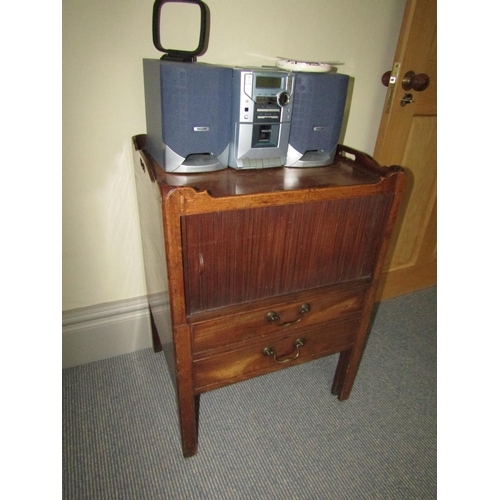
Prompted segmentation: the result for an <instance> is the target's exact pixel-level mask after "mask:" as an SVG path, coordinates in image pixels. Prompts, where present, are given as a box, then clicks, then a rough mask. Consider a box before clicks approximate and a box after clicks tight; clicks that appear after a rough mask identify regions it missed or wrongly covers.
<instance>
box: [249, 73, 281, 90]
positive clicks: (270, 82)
mask: <svg viewBox="0 0 500 500" xmlns="http://www.w3.org/2000/svg"><path fill="white" fill-rule="evenodd" d="M255 88H257V89H279V88H281V78H279V77H276V76H257V78H256V79H255Z"/></svg>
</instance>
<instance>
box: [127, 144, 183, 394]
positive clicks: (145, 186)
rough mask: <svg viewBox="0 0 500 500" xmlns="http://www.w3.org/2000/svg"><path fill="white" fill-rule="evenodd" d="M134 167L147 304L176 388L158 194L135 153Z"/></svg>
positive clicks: (138, 154) (160, 205)
mask: <svg viewBox="0 0 500 500" xmlns="http://www.w3.org/2000/svg"><path fill="white" fill-rule="evenodd" d="M134 164H135V184H136V193H137V204H138V209H139V222H140V227H141V239H142V251H143V256H144V272H145V276H146V287H147V291H148V302H149V307H150V310H151V315H152V317H153V321H154V326H155V327H156V330H157V332H158V336H159V337H160V340H161V344H162V348H163V351H164V353H165V356H166V358H167V363H168V367H169V371H170V374H171V378H172V381H173V382H174V384H175V380H176V378H175V368H174V356H173V345H172V321H171V314H170V300H169V291H168V280H167V265H166V258H165V239H164V233H163V216H162V201H161V194H160V191H159V188H158V185H157V183H156V182H155V181H153V180H152V178H151V176H150V174H149V172H148V167H147V165H146V163H145V162H144V161H143V159H142V157H141V154H140V152H138V151H136V152H135V155H134Z"/></svg>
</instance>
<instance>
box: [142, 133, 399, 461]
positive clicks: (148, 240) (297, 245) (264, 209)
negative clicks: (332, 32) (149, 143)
mask: <svg viewBox="0 0 500 500" xmlns="http://www.w3.org/2000/svg"><path fill="white" fill-rule="evenodd" d="M145 139H146V136H145V135H138V136H135V137H134V138H133V144H134V158H135V160H134V163H135V178H136V188H137V202H138V207H139V216H140V225H141V235H142V243H143V253H144V266H145V273H146V282H147V289H148V301H149V307H150V312H151V320H152V330H153V340H154V346H155V350H157V351H160V350H163V351H164V353H165V356H166V359H167V365H168V368H169V371H170V374H171V377H172V380H173V382H174V385H175V387H176V393H177V400H178V410H179V419H180V431H181V439H182V449H183V453H184V456H186V457H188V456H192V455H194V454H195V453H196V449H197V433H198V426H197V421H198V407H199V397H200V394H202V393H203V392H206V391H209V390H212V389H216V388H220V387H223V386H225V385H228V384H232V383H235V382H239V381H242V380H245V379H249V378H251V377H255V376H258V375H262V374H265V373H269V372H273V371H275V370H281V369H284V368H287V367H293V366H295V365H296V364H299V363H303V362H306V361H310V360H312V359H316V358H318V357H321V356H327V355H330V354H333V353H340V356H339V362H338V366H337V369H336V372H335V375H334V378H333V385H332V393H333V394H334V395H336V396H337V397H338V399H339V400H344V399H346V398H348V397H349V394H350V392H351V389H352V386H353V383H354V379H355V376H356V371H357V369H358V365H359V362H360V359H361V354H362V351H363V346H364V342H365V336H366V333H367V329H368V325H369V322H370V317H371V313H372V309H373V304H374V298H375V292H376V290H377V286H378V283H379V278H380V274H381V270H382V265H383V263H384V259H385V255H386V252H387V248H388V243H389V239H390V236H391V232H392V229H393V227H394V222H395V218H396V214H397V211H398V207H399V205H400V199H401V192H402V189H403V186H404V182H405V174H404V172H403V170H402V169H401V168H400V167H380V166H379V165H378V164H377V163H376V162H375V161H374V160H373V159H372V158H370V157H369V156H367V155H365V154H363V153H360V152H359V151H355V150H353V149H351V148H347V147H345V146H339V148H338V152H337V156H336V158H335V161H334V163H333V164H332V165H329V166H326V167H314V168H303V169H296V168H295V169H294V168H285V167H283V168H272V169H263V170H244V171H239V170H233V169H230V168H229V169H226V170H222V171H218V172H210V173H203V174H189V175H187V174H186V175H184V174H170V173H166V172H165V171H163V170H162V169H161V167H160V166H159V165H158V164H157V163H156V162H155V161H154V160H153V158H152V157H151V156H150V155H149V154H148V152H147V150H146V149H145V144H146V140H145Z"/></svg>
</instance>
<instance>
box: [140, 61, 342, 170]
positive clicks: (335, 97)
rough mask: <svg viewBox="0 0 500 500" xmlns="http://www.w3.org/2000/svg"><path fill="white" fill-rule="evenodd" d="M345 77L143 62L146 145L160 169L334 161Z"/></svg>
mask: <svg viewBox="0 0 500 500" xmlns="http://www.w3.org/2000/svg"><path fill="white" fill-rule="evenodd" d="M348 84H349V77H348V76H347V75H342V74H338V73H300V72H288V71H285V70H281V69H278V68H267V67H263V68H230V67H224V66H216V65H211V64H199V63H185V62H177V61H169V60H159V61H156V60H152V59H145V60H144V89H145V101H146V123H147V146H148V150H149V152H150V154H151V155H152V156H153V157H154V158H155V160H156V161H157V162H158V163H159V165H160V166H161V167H162V168H163V169H164V170H165V171H167V172H173V173H182V174H189V173H196V172H211V171H215V170H220V169H225V168H227V167H228V166H229V167H232V168H234V169H238V170H241V169H262V168H271V167H282V166H285V167H317V166H324V165H329V164H331V163H332V162H333V161H334V158H335V153H336V150H337V146H338V142H339V140H340V133H341V127H342V124H343V121H344V108H345V104H346V96H347V89H348Z"/></svg>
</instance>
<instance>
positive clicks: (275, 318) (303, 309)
mask: <svg viewBox="0 0 500 500" xmlns="http://www.w3.org/2000/svg"><path fill="white" fill-rule="evenodd" d="M310 310H311V306H310V305H309V304H302V305H301V306H300V309H299V317H298V318H297V319H296V320H295V321H289V322H286V323H281V322H280V321H281V318H280V317H279V314H278V313H276V312H274V311H269V312H268V313H267V314H266V316H265V318H266V321H267V322H268V323H276V324H277V325H278V326H291V325H296V324H297V323H298V322H299V321H302V318H303V317H304V314H306V313H308V312H309V311H310Z"/></svg>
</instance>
